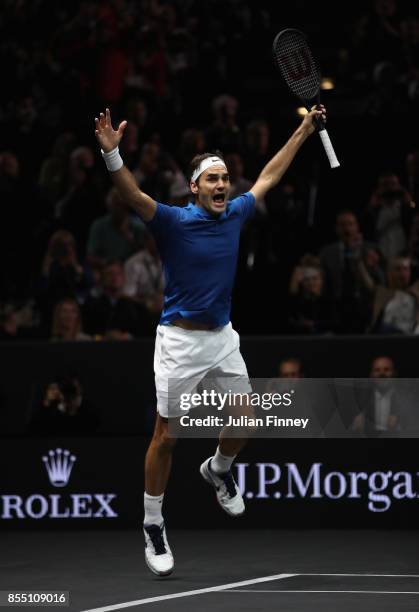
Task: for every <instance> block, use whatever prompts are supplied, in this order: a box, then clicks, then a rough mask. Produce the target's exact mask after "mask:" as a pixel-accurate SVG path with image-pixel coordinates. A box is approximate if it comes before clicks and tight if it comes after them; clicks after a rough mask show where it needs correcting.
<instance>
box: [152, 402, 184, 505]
mask: <svg viewBox="0 0 419 612" xmlns="http://www.w3.org/2000/svg"><path fill="white" fill-rule="evenodd" d="M168 426H169V422H168V419H165V418H163V417H162V416H160V414H157V419H156V425H155V428H154V433H153V437H152V439H151V442H150V445H149V447H148V450H147V454H146V457H145V491H146V493H147V494H148V495H150V496H153V497H158V496H161V495H163V494H164V491H165V490H166V485H167V481H168V480H169V474H170V469H171V467H172V452H173V448H174V446H175V444H176V438H172V437H170V436H169V435H168Z"/></svg>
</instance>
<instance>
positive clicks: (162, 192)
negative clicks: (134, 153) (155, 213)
mask: <svg viewBox="0 0 419 612" xmlns="http://www.w3.org/2000/svg"><path fill="white" fill-rule="evenodd" d="M165 161H166V160H165V159H164V155H163V154H162V151H161V148H160V145H159V144H158V143H156V142H146V143H145V144H144V145H143V147H142V149H141V153H140V157H139V159H138V164H137V166H135V167H134V169H133V174H134V177H135V180H136V181H137V184H138V186H139V187H141V189H142V190H144V191H145V192H146V193H153V194H156V195H155V197H156V199H157V200H158V201H159V202H167V201H168V198H169V189H170V178H169V177H168V176H167V175H166V174H165V170H166V169H167V168H166V167H165V165H166V164H165V163H164V162H165Z"/></svg>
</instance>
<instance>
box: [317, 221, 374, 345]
mask: <svg viewBox="0 0 419 612" xmlns="http://www.w3.org/2000/svg"><path fill="white" fill-rule="evenodd" d="M336 233H337V236H338V241H337V242H334V243H332V244H329V245H327V246H326V247H324V248H323V249H322V251H321V253H320V261H321V265H322V267H323V269H324V271H325V280H326V291H327V292H328V295H330V297H331V299H332V301H333V307H334V310H335V316H336V320H337V326H336V331H338V332H343V333H362V332H364V331H365V328H366V325H367V323H368V322H369V320H370V318H371V306H372V294H373V288H374V287H373V285H372V284H371V279H373V281H374V282H376V283H380V282H381V283H383V282H384V274H383V271H382V261H381V256H380V254H379V251H378V248H377V247H376V245H375V244H372V243H370V242H366V241H364V239H363V237H362V234H361V232H360V229H359V224H358V219H357V218H356V216H355V214H354V213H353V212H352V211H350V210H345V211H342V212H340V213H339V214H338V216H337V219H336ZM366 272H368V274H366ZM371 285H372V286H371Z"/></svg>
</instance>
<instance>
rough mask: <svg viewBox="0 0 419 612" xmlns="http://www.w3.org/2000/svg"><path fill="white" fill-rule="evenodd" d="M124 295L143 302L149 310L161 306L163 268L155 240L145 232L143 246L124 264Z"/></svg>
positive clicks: (159, 310) (158, 309)
mask: <svg viewBox="0 0 419 612" xmlns="http://www.w3.org/2000/svg"><path fill="white" fill-rule="evenodd" d="M124 275H125V285H124V291H123V292H124V295H125V296H127V297H129V298H132V299H133V300H135V301H137V302H138V303H140V304H143V305H144V306H145V307H146V308H147V309H148V310H149V311H150V312H153V313H156V314H158V313H160V312H161V310H162V307H163V282H164V281H163V269H162V265H161V261H160V257H159V253H158V251H157V247H156V243H155V240H154V238H153V236H152V234H151V233H150V232H146V234H145V238H144V247H143V249H142V250H141V251H139V253H136V254H135V255H133V256H132V257H130V258H129V259H128V260H127V261H126V262H125V264H124Z"/></svg>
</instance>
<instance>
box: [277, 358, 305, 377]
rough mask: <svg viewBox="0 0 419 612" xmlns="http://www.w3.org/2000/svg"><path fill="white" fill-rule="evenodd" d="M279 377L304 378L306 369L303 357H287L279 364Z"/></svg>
mask: <svg viewBox="0 0 419 612" xmlns="http://www.w3.org/2000/svg"><path fill="white" fill-rule="evenodd" d="M278 378H304V369H303V363H302V361H301V359H298V358H297V357H286V358H284V359H281V361H280V362H279V364H278Z"/></svg>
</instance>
